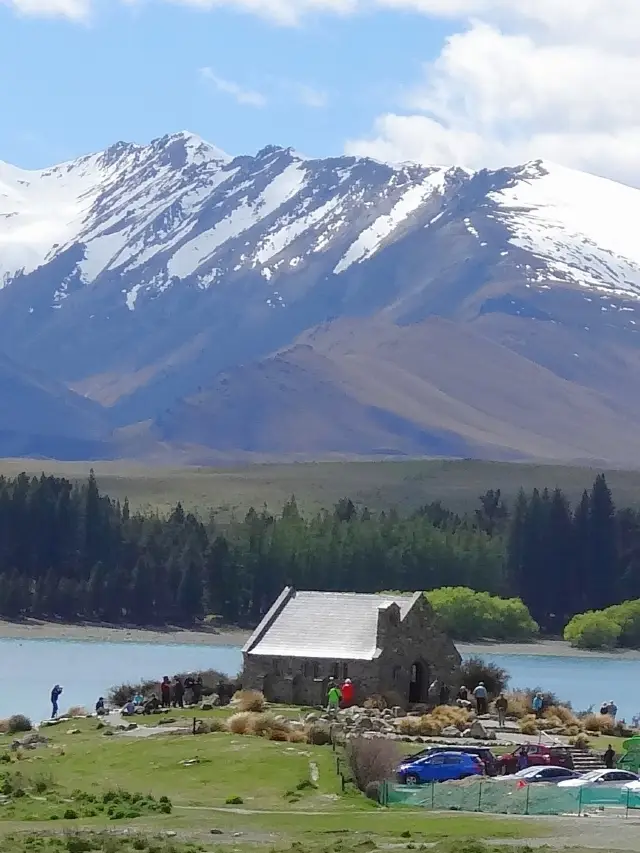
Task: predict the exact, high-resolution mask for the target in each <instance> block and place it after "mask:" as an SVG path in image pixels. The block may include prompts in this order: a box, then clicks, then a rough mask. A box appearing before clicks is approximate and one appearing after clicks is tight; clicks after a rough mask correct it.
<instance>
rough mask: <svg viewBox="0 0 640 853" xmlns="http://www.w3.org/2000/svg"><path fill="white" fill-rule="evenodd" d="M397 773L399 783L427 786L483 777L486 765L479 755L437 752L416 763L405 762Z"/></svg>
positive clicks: (417, 760) (415, 761) (419, 759)
mask: <svg viewBox="0 0 640 853" xmlns="http://www.w3.org/2000/svg"><path fill="white" fill-rule="evenodd" d="M396 773H397V776H398V781H400V782H402V783H403V784H405V785H426V784H428V783H430V782H450V781H453V780H456V779H466V778H468V777H469V776H483V775H484V764H483V763H482V760H481V759H480V758H478V756H477V755H469V754H468V753H466V752H436V753H434V754H433V755H426V756H423V757H421V758H418V759H416V760H414V761H411V760H409V761H404V762H403V763H402V764H401V765H400V766H399V767H398V769H397V771H396Z"/></svg>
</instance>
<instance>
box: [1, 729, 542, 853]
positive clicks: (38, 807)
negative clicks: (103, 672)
mask: <svg viewBox="0 0 640 853" xmlns="http://www.w3.org/2000/svg"><path fill="white" fill-rule="evenodd" d="M200 716H206V715H205V714H202V715H200ZM75 730H79V731H76V732H75V733H73V734H72V733H71V732H73V731H75ZM45 731H46V735H47V737H50V738H51V743H50V744H49V745H48V746H44V747H39V748H38V749H37V750H25V751H21V750H20V751H18V752H11V751H10V749H9V747H10V743H11V738H10V737H9V736H1V737H0V851H4V850H5V849H6V850H11V851H20V853H22V851H23V850H24V851H25V853H26V850H33V851H42V853H45V851H47V853H48V851H49V850H51V851H54V850H58V849H60V850H63V851H64V850H68V853H89V851H92V850H93V849H94V848H92V847H86V849H82V845H79V846H75V847H74V845H73V844H72V845H71V847H72V848H73V849H71V848H68V847H65V846H64V845H65V844H66V842H67V840H68V839H69V838H71V837H73V838H76V837H77V834H78V833H83V832H85V833H86V832H91V833H92V836H91V837H92V839H93V841H95V843H96V844H100V845H102V844H103V841H105V839H106V840H108V839H107V837H106V836H103V835H101V833H104V832H107V831H108V832H109V838H110V839H111V840H112V841H113V842H114V843H112V844H110V845H107V846H104V847H103V846H97V847H96V848H95V849H97V850H103V849H104V850H105V851H107V853H121V851H122V853H125V851H127V853H128V851H129V850H130V849H140V850H144V849H148V850H155V851H156V853H164V851H165V849H166V851H167V853H183V851H184V853H187V850H195V849H211V843H212V842H211V838H212V835H213V834H215V837H216V840H217V841H218V842H219V843H221V844H222V843H223V844H224V845H225V848H226V849H229V847H230V846H231V845H233V847H232V849H240V848H241V847H242V846H246V845H251V846H252V847H254V848H255V847H258V848H260V847H264V848H265V849H275V848H277V847H280V848H282V849H283V850H284V849H287V847H289V846H290V845H291V844H295V843H297V844H301V845H304V847H305V849H306V848H308V849H310V850H316V849H318V851H320V849H322V848H323V846H324V848H328V847H330V849H331V850H332V851H336V853H338V851H340V850H344V851H345V853H346V851H347V850H353V853H366V851H367V850H372V849H374V848H375V847H376V846H377V845H386V846H390V845H396V844H404V845H405V846H406V844H407V843H408V842H406V841H404V842H403V839H408V838H410V839H411V842H412V844H413V845H414V846H415V844H422V843H425V842H437V841H439V840H442V839H464V838H468V837H470V836H473V837H476V838H485V839H507V840H508V839H514V840H515V839H518V838H531V837H544V836H545V834H546V833H547V832H549V830H548V829H545V827H543V826H542V825H541V824H535V823H534V822H529V821H514V820H508V819H505V820H502V819H495V818H490V817H483V816H473V815H469V816H463V815H428V814H426V813H423V812H415V811H405V810H398V811H391V810H386V809H382V808H380V807H378V806H376V805H375V804H373V803H372V802H371V801H369V800H366V799H365V798H364V797H363V796H361V795H360V794H359V793H358V792H356V791H355V790H347V791H346V792H343V791H342V787H341V784H340V779H339V777H338V775H337V773H336V767H335V755H334V753H333V751H332V749H331V748H330V747H315V746H310V745H307V744H292V743H278V742H275V741H270V740H266V739H264V738H260V737H252V736H242V735H231V734H226V733H216V734H210V735H199V736H197V737H193V736H192V735H177V734H172V735H164V736H160V737H149V738H142V737H140V738H136V737H126V736H124V735H114V736H110V737H109V736H106V735H105V731H107V729H104V728H98V724H97V722H96V721H95V720H74V721H72V722H70V723H67V722H64V723H61V724H60V725H59V726H57V727H54V728H48V729H46V730H45ZM312 768H313V770H314V771H315V770H316V769H317V776H316V774H315V772H314V773H313V778H314V779H315V780H316V781H315V783H314V784H310V779H311V777H312ZM125 830H126V833H127V838H126V839H124V841H123V839H122V835H123V833H124V832H125ZM70 833H73V835H70ZM167 833H170V835H171V837H172V838H173V839H175V841H174V842H172V844H173V847H171V848H169V847H168V846H167V845H166V844H164V842H163V843H162V844H161V843H159V842H157V843H156V842H154V843H153V844H152V843H151V841H148V839H150V838H153V837H155V838H158V837H160V838H162V837H165V839H166V837H167ZM114 834H115V836H114ZM345 834H347V837H346V838H345ZM116 836H118V837H119V840H118V837H116ZM142 837H145V838H146V839H147V840H144V841H143V840H142ZM38 838H39V841H38V843H36V841H37V840H38ZM114 838H115V840H114ZM136 838H139V839H140V845H142V844H144V845H147V844H148V845H150V846H137V847H132V846H131V845H132V844H133V841H134V840H135V839H136ZM33 839H36V840H35V841H34V840H33ZM235 839H241V840H235ZM93 841H92V843H93ZM347 841H348V842H349V843H348V844H346V842H347ZM154 844H155V845H156V846H155V847H154ZM34 845H35V846H34ZM176 845H178V846H176ZM207 845H208V846H207ZM298 849H299V848H298ZM460 849H461V850H462V849H463V848H460Z"/></svg>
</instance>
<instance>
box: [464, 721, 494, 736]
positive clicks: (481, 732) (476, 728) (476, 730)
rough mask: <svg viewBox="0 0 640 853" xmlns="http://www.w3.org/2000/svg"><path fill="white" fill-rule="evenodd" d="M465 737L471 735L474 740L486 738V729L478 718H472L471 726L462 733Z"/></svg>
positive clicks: (487, 734)
mask: <svg viewBox="0 0 640 853" xmlns="http://www.w3.org/2000/svg"><path fill="white" fill-rule="evenodd" d="M464 736H465V737H472V738H474V739H475V740H488V738H489V733H488V730H487V729H485V727H484V726H483V725H482V723H481V722H480V720H474V721H473V723H472V724H471V727H470V728H469V729H468V731H466V732H465V733H464Z"/></svg>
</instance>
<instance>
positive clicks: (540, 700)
mask: <svg viewBox="0 0 640 853" xmlns="http://www.w3.org/2000/svg"><path fill="white" fill-rule="evenodd" d="M531 707H532V708H533V713H534V714H535V715H536V717H537V718H538V719H540V717H541V716H542V712H543V710H544V697H543V696H542V693H536V695H535V696H534V697H533V700H532V702H531Z"/></svg>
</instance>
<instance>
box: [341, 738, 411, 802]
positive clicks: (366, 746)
mask: <svg viewBox="0 0 640 853" xmlns="http://www.w3.org/2000/svg"><path fill="white" fill-rule="evenodd" d="M346 756H347V761H348V762H349V768H350V769H351V774H352V776H353V780H354V782H355V783H356V785H357V786H358V788H359V789H360V790H361V791H366V790H367V788H368V787H369V786H370V785H371V784H372V783H374V782H384V780H385V779H391V778H392V777H393V774H394V771H395V769H396V767H397V765H398V760H399V758H400V756H399V753H398V749H397V746H396V744H395V743H394V742H393V741H390V740H385V739H384V738H379V739H377V740H365V739H364V738H353V739H352V740H350V741H348V743H347V747H346Z"/></svg>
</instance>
